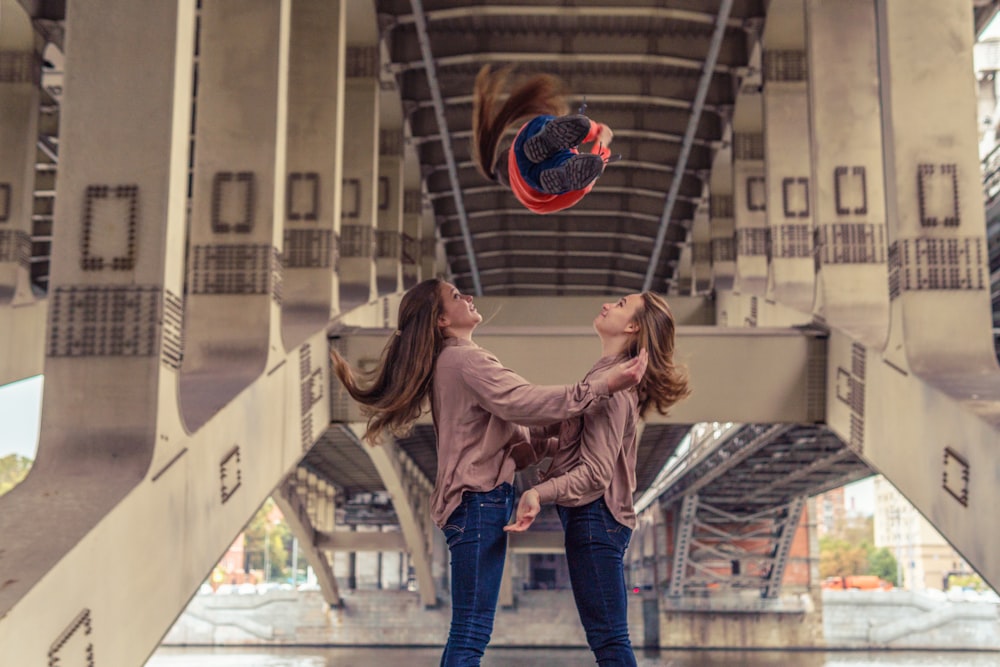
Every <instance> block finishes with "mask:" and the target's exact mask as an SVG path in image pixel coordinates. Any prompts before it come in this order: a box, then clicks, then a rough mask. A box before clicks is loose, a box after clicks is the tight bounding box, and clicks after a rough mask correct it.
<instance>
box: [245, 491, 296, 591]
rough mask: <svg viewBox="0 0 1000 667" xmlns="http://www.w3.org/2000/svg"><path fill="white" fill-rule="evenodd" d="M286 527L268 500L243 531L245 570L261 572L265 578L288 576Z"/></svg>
mask: <svg viewBox="0 0 1000 667" xmlns="http://www.w3.org/2000/svg"><path fill="white" fill-rule="evenodd" d="M288 532H289V531H288V524H287V523H285V520H284V518H283V517H282V516H281V514H280V512H278V510H277V509H276V507H275V505H274V500H272V499H271V498H268V499H267V500H265V501H264V504H263V505H261V506H260V509H258V510H257V513H256V514H254V517H253V518H252V519H251V520H250V523H248V524H247V527H246V528H245V529H244V531H243V548H244V551H245V552H246V567H245V569H246V571H247V572H249V571H250V570H264V569H265V568H267V569H268V570H269V571H267V572H265V577H266V578H268V579H282V580H284V579H285V578H286V577H287V576H288V568H287V563H288V551H287V550H286V549H285V538H286V537H287V535H288Z"/></svg>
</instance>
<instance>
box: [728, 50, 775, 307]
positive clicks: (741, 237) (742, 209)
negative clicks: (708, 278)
mask: <svg viewBox="0 0 1000 667" xmlns="http://www.w3.org/2000/svg"><path fill="white" fill-rule="evenodd" d="M760 58H761V55H760V45H759V44H757V45H756V46H754V48H753V55H752V56H751V59H750V67H749V69H748V73H747V75H746V76H745V77H743V80H742V81H741V82H740V90H739V92H738V93H737V94H736V106H735V109H734V110H733V219H734V222H735V228H736V279H735V284H734V286H733V288H734V291H736V292H738V293H740V294H744V295H747V296H749V295H755V296H760V297H763V296H764V294H765V292H766V289H767V253H768V224H767V203H768V202H767V183H766V179H765V174H764V120H763V100H762V98H761V93H760V91H761V84H762V82H761V78H760Z"/></svg>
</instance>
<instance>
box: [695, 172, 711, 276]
mask: <svg viewBox="0 0 1000 667" xmlns="http://www.w3.org/2000/svg"><path fill="white" fill-rule="evenodd" d="M706 189H707V188H706ZM706 194H707V195H708V196H710V195H711V193H706ZM706 201H707V199H706ZM708 211H709V207H708V205H707V204H702V205H700V206H698V208H697V209H696V210H695V212H694V222H693V223H692V225H691V295H692V296H697V295H699V294H708V293H709V292H710V291H711V289H712V223H711V219H710V217H709V214H708Z"/></svg>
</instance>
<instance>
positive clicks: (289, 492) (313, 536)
mask: <svg viewBox="0 0 1000 667" xmlns="http://www.w3.org/2000/svg"><path fill="white" fill-rule="evenodd" d="M307 478H308V473H307V472H306V470H305V469H304V468H301V467H300V468H297V469H296V470H295V472H294V473H293V474H292V475H289V476H288V477H287V478H285V481H284V482H283V483H282V484H281V485H280V486H279V488H278V489H276V491H275V493H273V494H272V496H271V497H272V498H274V502H275V504H276V505H277V506H278V509H280V510H281V513H282V514H283V515H284V516H285V522H286V523H287V524H288V526H289V528H290V529H291V531H292V535H294V536H295V538H296V539H298V541H299V550H300V553H301V554H302V555H303V556H305V558H306V560H307V561H308V562H309V564H310V565H311V566H312V569H313V572H314V573H315V574H316V580H317V582H318V583H319V588H320V591H321V592H322V594H323V599H324V600H325V601H326V603H327V604H328V605H330V606H331V607H339V606H341V605H342V603H343V601H342V599H341V597H340V591H339V590H338V588H337V580H336V578H334V576H333V569H332V568H331V567H330V561H329V560H327V556H326V553H324V550H323V548H322V546H320V544H319V540H318V539H317V536H318V535H319V534H320V533H319V531H318V530H317V527H316V523H315V521H314V517H317V516H322V514H317V512H316V511H315V509H316V508H317V506H319V505H320V504H323V505H330V506H331V508H332V505H333V494H332V493H330V494H329V495H324V497H322V498H319V497H317V494H316V493H315V491H314V490H313V489H310V487H309V484H308V479H307ZM309 507H313V508H314V509H313V512H312V513H310V511H309ZM323 528H324V529H326V526H323Z"/></svg>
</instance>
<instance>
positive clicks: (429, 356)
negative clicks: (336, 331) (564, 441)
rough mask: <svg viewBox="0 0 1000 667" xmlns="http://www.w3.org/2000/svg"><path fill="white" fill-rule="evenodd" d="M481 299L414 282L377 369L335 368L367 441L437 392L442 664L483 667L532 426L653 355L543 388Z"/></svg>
mask: <svg viewBox="0 0 1000 667" xmlns="http://www.w3.org/2000/svg"><path fill="white" fill-rule="evenodd" d="M482 319H483V318H482V316H481V315H480V314H479V312H478V311H477V310H476V307H475V305H474V304H473V301H472V297H471V296H468V295H464V294H462V293H461V292H460V291H459V290H458V289H457V288H456V287H455V286H454V285H452V284H450V283H447V282H445V281H443V280H439V279H436V278H433V279H430V280H425V281H423V282H421V283H419V284H417V285H416V286H414V287H412V288H411V289H409V290H408V291H407V292H406V294H404V295H403V299H402V301H401V302H400V305H399V315H398V325H397V329H396V330H395V331H394V332H393V334H392V335H390V336H389V340H388V342H387V343H386V345H385V348H384V349H383V351H382V356H381V359H380V360H379V364H378V366H377V367H376V368H375V369H374V370H373V371H372V372H371V373H368V374H367V376H366V378H365V379H364V381H363V382H359V381H358V379H357V377H356V374H355V372H354V371H353V370H352V369H351V367H350V365H349V364H348V363H347V361H346V360H344V359H343V358H342V357H341V356H340V355H339V354H338V353H337V352H336V351H333V352H331V356H332V361H333V369H334V372H336V374H337V377H339V378H340V381H341V382H342V383H343V384H344V387H345V388H346V389H347V391H348V393H349V394H350V395H351V397H353V398H354V400H356V401H358V402H359V403H360V404H361V406H362V409H363V410H364V411H365V413H367V416H368V423H367V429H366V432H365V436H364V437H365V439H366V440H368V441H369V442H371V443H377V442H378V440H379V438H380V436H381V435H382V434H383V433H384V432H389V433H392V434H393V435H403V434H405V433H406V432H407V431H408V430H409V428H410V427H411V426H412V425H413V423H414V422H415V421H416V420H417V418H418V417H419V416H420V415H421V413H422V412H423V411H424V409H425V402H426V401H427V399H430V400H429V402H430V409H431V415H432V417H433V420H434V428H435V431H436V434H437V459H438V464H437V475H436V478H435V481H434V491H433V493H432V495H431V518H432V519H433V521H434V523H435V524H437V525H438V527H439V528H441V530H442V531H443V532H444V535H445V538H446V539H447V542H448V548H449V550H450V552H451V598H452V620H451V629H450V632H449V634H448V643H447V645H446V646H445V650H444V655H443V656H442V658H441V664H442V665H449V666H450V665H478V664H479V663H480V659H481V657H482V655H483V653H484V651H485V649H486V645H487V644H488V643H489V639H490V634H491V632H492V630H493V618H494V614H495V612H496V604H497V597H498V595H499V592H500V576H501V574H502V573H503V565H504V560H505V558H506V549H507V538H506V535H505V534H504V530H503V528H504V526H505V525H506V524H507V522H508V521H509V520H510V516H511V513H512V511H513V502H514V500H513V497H514V488H513V481H514V471H515V468H516V467H517V464H516V461H515V459H517V458H519V457H520V456H521V455H527V457H528V458H530V454H531V448H530V442H529V433H528V429H527V428H526V427H525V426H519V424H524V425H541V424H549V423H552V422H555V421H559V420H562V419H567V418H570V417H572V416H574V415H579V414H582V413H583V412H584V411H585V410H589V409H595V408H597V407H598V406H599V405H601V404H602V403H605V402H607V400H608V398H609V397H610V396H611V395H614V393H615V392H620V391H621V390H624V389H628V388H630V387H633V386H635V385H636V384H637V383H638V382H639V379H640V378H641V377H642V373H643V372H644V370H645V355H640V356H638V357H636V358H634V359H630V360H627V361H624V362H623V363H621V364H615V365H613V367H612V368H610V369H609V372H608V373H607V374H606V375H604V376H602V377H600V378H591V379H589V380H587V381H584V382H579V383H577V384H575V385H567V386H536V385H532V384H530V383H528V382H527V381H526V380H525V379H524V378H522V377H520V376H519V375H517V374H516V373H514V372H513V371H511V370H509V369H507V368H504V367H503V366H502V365H501V364H500V362H499V361H498V360H497V358H496V357H494V356H493V355H492V354H490V353H489V352H488V351H487V350H484V349H483V348H481V347H479V346H478V345H476V344H475V343H474V342H473V341H472V332H473V330H474V329H475V328H476V326H478V325H479V323H480V322H482Z"/></svg>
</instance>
